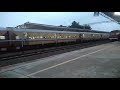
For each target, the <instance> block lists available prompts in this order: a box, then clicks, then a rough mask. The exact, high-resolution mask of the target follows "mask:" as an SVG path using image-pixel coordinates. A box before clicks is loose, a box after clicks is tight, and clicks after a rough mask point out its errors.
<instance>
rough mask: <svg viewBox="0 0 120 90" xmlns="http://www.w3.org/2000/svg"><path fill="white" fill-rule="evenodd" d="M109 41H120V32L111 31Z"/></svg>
mask: <svg viewBox="0 0 120 90" xmlns="http://www.w3.org/2000/svg"><path fill="white" fill-rule="evenodd" d="M109 39H110V40H111V41H118V40H120V30H113V31H111V32H110V37H109Z"/></svg>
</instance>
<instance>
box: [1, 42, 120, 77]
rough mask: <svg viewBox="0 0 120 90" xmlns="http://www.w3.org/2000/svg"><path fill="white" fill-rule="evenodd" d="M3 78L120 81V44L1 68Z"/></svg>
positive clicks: (106, 45) (114, 43)
mask: <svg viewBox="0 0 120 90" xmlns="http://www.w3.org/2000/svg"><path fill="white" fill-rule="evenodd" d="M0 77H1V78H120V42H111V43H107V44H102V45H99V46H94V47H89V48H85V49H81V50H76V51H72V52H67V53H63V54H59V55H54V56H50V57H46V58H41V59H37V60H34V61H29V62H25V63H19V64H15V65H11V66H6V67H2V68H0Z"/></svg>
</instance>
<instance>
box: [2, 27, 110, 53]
mask: <svg viewBox="0 0 120 90" xmlns="http://www.w3.org/2000/svg"><path fill="white" fill-rule="evenodd" d="M106 39H109V33H108V32H99V31H89V32H87V31H84V30H81V31H79V32H76V31H74V29H73V31H62V30H61V31H59V30H45V29H27V28H0V51H7V50H8V49H22V48H23V47H28V46H35V45H47V44H59V43H69V42H81V43H82V42H88V41H96V40H106Z"/></svg>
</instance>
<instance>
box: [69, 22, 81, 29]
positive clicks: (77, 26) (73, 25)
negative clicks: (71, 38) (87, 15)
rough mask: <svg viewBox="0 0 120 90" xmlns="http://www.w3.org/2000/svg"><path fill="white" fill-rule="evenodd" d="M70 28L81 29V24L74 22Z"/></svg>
mask: <svg viewBox="0 0 120 90" xmlns="http://www.w3.org/2000/svg"><path fill="white" fill-rule="evenodd" d="M69 27H71V28H80V25H79V23H77V22H76V21H73V22H72V25H71V26H69Z"/></svg>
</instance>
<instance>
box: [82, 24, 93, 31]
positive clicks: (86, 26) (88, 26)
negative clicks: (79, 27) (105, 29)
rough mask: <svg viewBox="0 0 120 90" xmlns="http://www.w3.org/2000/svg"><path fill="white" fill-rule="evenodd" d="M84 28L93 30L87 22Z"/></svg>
mask: <svg viewBox="0 0 120 90" xmlns="http://www.w3.org/2000/svg"><path fill="white" fill-rule="evenodd" d="M84 29H90V30H91V29H92V28H91V27H90V25H87V24H85V25H84Z"/></svg>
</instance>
